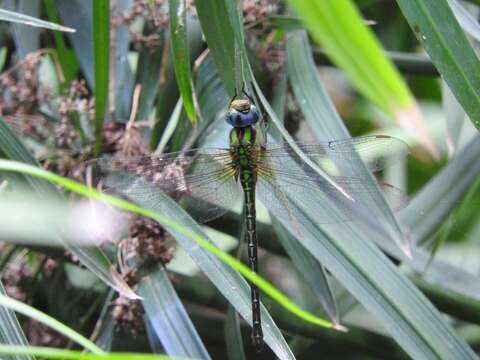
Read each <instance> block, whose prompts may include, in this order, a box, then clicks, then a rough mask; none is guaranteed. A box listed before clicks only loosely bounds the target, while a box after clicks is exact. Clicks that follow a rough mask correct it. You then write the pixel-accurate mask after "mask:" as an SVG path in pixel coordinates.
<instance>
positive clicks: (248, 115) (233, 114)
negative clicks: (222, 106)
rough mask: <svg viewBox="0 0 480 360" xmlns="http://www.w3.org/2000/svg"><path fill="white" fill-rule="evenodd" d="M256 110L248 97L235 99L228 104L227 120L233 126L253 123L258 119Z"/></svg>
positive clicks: (238, 126)
mask: <svg viewBox="0 0 480 360" xmlns="http://www.w3.org/2000/svg"><path fill="white" fill-rule="evenodd" d="M258 117H259V116H258V110H257V108H256V106H255V105H253V104H252V103H251V101H250V100H248V99H236V100H233V101H232V102H231V104H230V108H229V109H228V113H227V122H228V123H229V124H230V125H232V126H233V127H235V128H243V127H246V126H250V125H254V124H255V123H256V122H257V121H258Z"/></svg>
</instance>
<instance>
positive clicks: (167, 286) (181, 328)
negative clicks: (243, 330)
mask: <svg viewBox="0 0 480 360" xmlns="http://www.w3.org/2000/svg"><path fill="white" fill-rule="evenodd" d="M139 293H140V295H141V296H142V297H143V298H144V300H143V307H144V309H145V313H146V316H147V318H148V319H149V321H150V324H151V326H152V327H153V329H154V330H155V333H156V335H157V337H158V338H159V340H160V342H161V343H162V346H163V348H164V349H165V352H166V353H167V354H168V355H172V356H185V357H191V358H194V359H210V355H209V354H208V352H207V350H206V348H205V345H203V343H202V340H201V339H200V336H199V335H198V333H197V331H196V330H195V327H194V326H193V324H192V321H191V320H190V317H189V316H188V314H187V311H186V310H185V308H184V307H183V305H182V302H181V301H180V299H179V297H178V295H177V293H176V292H175V289H174V288H173V286H172V284H171V282H170V279H169V278H168V275H167V272H166V271H165V269H164V268H163V267H161V266H160V267H159V268H157V269H156V270H155V271H153V272H152V273H150V274H149V275H147V276H144V277H142V280H141V282H140V284H139Z"/></svg>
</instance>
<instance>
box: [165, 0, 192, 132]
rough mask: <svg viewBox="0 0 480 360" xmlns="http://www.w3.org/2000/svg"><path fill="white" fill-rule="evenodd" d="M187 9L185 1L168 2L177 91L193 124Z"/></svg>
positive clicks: (174, 0) (173, 0)
mask: <svg viewBox="0 0 480 360" xmlns="http://www.w3.org/2000/svg"><path fill="white" fill-rule="evenodd" d="M186 11H187V8H186V4H185V0H172V1H170V2H169V15H170V40H171V45H172V54H173V56H174V59H175V61H174V62H173V65H174V68H175V75H176V77H177V84H178V89H179V90H180V94H181V96H182V101H183V106H184V108H185V112H186V113H187V116H188V118H189V119H190V121H191V122H192V123H195V117H196V115H195V106H194V103H193V94H192V92H193V91H192V89H193V82H192V73H191V70H190V53H189V50H188V41H187V14H186Z"/></svg>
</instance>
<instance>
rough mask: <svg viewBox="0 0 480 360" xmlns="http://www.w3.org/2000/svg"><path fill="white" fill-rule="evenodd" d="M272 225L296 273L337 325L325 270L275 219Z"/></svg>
mask: <svg viewBox="0 0 480 360" xmlns="http://www.w3.org/2000/svg"><path fill="white" fill-rule="evenodd" d="M272 225H273V227H274V229H275V233H276V234H277V238H278V240H280V242H281V243H282V246H283V248H284V249H285V251H286V252H287V254H288V256H289V258H290V259H291V260H292V262H293V264H294V265H295V267H296V268H297V270H298V272H299V273H300V274H301V276H302V277H303V278H304V280H305V281H306V283H307V284H308V285H309V286H310V289H311V290H312V292H313V293H314V294H315V295H316V296H317V297H318V299H319V301H320V303H321V304H322V306H323V308H324V309H325V312H326V313H327V314H328V317H329V318H330V319H331V320H332V322H333V323H335V324H338V323H339V319H338V312H337V305H336V302H335V297H334V295H333V292H332V289H331V288H330V284H329V282H328V278H327V274H326V271H325V268H324V267H323V266H322V265H321V264H320V263H319V262H318V260H317V259H315V258H314V257H313V256H312V255H311V254H310V253H309V252H308V251H307V250H306V249H305V248H304V247H303V246H302V244H300V243H299V242H298V241H297V240H296V239H295V238H294V237H293V236H292V235H291V234H290V233H289V232H288V231H286V229H285V228H284V227H283V226H282V225H281V223H280V222H279V221H277V220H276V219H275V218H272Z"/></svg>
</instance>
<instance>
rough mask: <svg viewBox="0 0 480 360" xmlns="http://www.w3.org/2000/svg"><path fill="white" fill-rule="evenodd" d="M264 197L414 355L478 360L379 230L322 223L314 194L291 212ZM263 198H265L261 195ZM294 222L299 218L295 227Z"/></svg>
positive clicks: (297, 200) (299, 198)
mask: <svg viewBox="0 0 480 360" xmlns="http://www.w3.org/2000/svg"><path fill="white" fill-rule="evenodd" d="M254 85H255V86H256V90H257V93H258V95H259V97H260V99H261V101H262V104H264V106H265V108H266V110H267V112H268V115H269V116H270V117H271V118H272V119H275V123H278V120H277V119H276V115H275V113H274V112H273V110H272V109H271V107H270V105H269V104H268V102H266V99H265V98H264V96H263V94H262V93H261V91H260V89H259V87H258V85H256V84H255V82H254ZM286 190H288V189H286ZM264 195H265V196H266V197H267V198H268V199H269V200H270V202H267V203H269V209H270V208H272V209H274V210H275V211H273V214H274V215H275V216H277V218H279V219H280V220H281V221H282V223H283V225H284V226H285V227H286V228H287V229H288V230H289V232H290V233H291V234H292V235H293V236H295V237H296V238H297V239H298V241H299V242H300V243H301V244H302V245H303V246H304V247H305V248H306V249H307V250H308V251H309V252H310V253H311V254H312V255H313V256H314V257H315V258H316V259H317V260H318V261H319V262H321V263H322V264H323V265H324V266H325V267H326V268H327V269H328V270H329V271H330V272H331V273H332V274H333V275H334V276H335V277H336V278H337V279H338V280H339V281H340V282H341V283H342V285H343V286H344V287H345V288H346V289H347V290H348V291H349V292H350V293H351V294H352V295H353V296H354V297H355V298H356V299H357V300H358V301H359V302H360V303H361V304H362V305H363V306H364V307H365V308H366V309H367V311H369V312H370V313H372V315H373V316H375V318H376V319H377V320H378V321H380V322H381V323H382V324H383V325H384V326H385V328H386V329H387V331H388V332H389V333H390V334H391V335H392V337H393V338H394V339H395V340H396V341H397V342H398V343H399V344H400V346H401V347H402V348H403V349H404V350H405V351H406V352H407V353H408V354H409V355H410V356H412V357H413V358H437V357H439V358H445V359H450V358H452V359H473V358H475V355H474V353H473V351H472V350H471V349H470V348H469V347H468V345H467V344H466V343H465V342H464V341H463V340H462V339H460V338H459V337H458V336H457V335H456V334H455V333H454V331H453V329H452V328H451V327H450V326H449V325H448V324H447V323H446V322H445V321H444V320H443V319H442V317H441V315H440V313H439V312H438V311H437V310H436V309H435V308H434V307H433V306H432V304H431V303H430V302H429V301H428V300H427V299H426V298H425V296H424V295H423V294H421V293H420V292H419V290H418V289H417V288H415V286H414V285H413V284H412V283H411V282H410V281H409V280H408V279H406V278H405V276H403V275H402V274H400V273H399V272H398V271H397V269H395V267H394V266H393V265H392V264H391V262H390V260H389V259H388V258H386V257H385V255H384V254H383V253H382V252H380V251H379V250H378V248H377V247H376V246H375V245H374V244H372V239H376V240H375V241H378V242H385V238H384V236H382V235H381V234H380V233H379V232H378V231H373V230H372V229H371V228H369V229H365V228H363V227H361V226H360V225H361V224H360V223H357V222H355V223H348V222H346V223H341V224H335V223H334V224H322V225H319V224H317V223H316V219H317V210H318V206H316V205H315V202H318V198H317V197H316V194H313V193H307V192H306V193H304V194H294V195H293V196H292V197H291V198H290V202H289V204H290V205H291V206H290V211H287V210H286V208H285V206H284V204H283V203H280V204H278V205H277V206H275V205H274V204H273V203H272V201H273V200H275V199H277V197H276V196H273V197H272V195H271V194H268V192H267V193H264ZM318 195H319V196H320V194H318ZM259 196H260V199H262V193H261V192H260V191H259ZM277 201H278V199H277ZM299 204H301V207H299ZM323 207H324V205H323V203H322V208H323ZM329 209H331V210H332V211H334V209H335V207H332V206H331V205H330V206H329ZM292 218H293V219H296V221H294V223H293V225H292Z"/></svg>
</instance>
